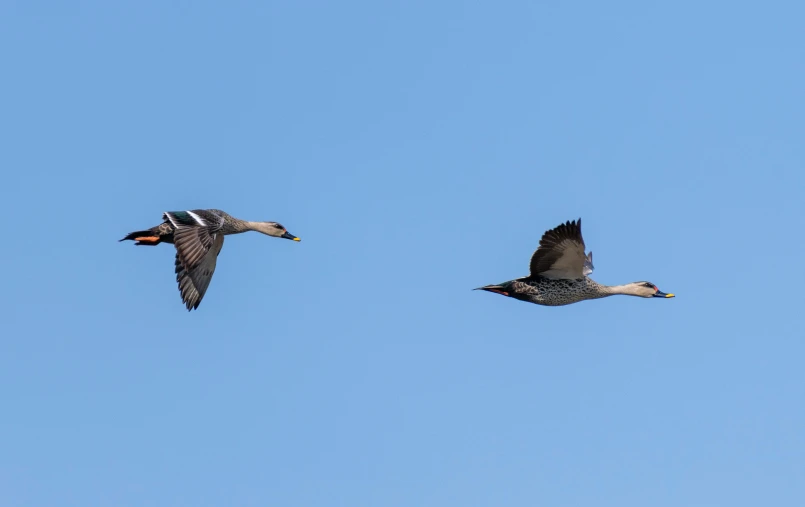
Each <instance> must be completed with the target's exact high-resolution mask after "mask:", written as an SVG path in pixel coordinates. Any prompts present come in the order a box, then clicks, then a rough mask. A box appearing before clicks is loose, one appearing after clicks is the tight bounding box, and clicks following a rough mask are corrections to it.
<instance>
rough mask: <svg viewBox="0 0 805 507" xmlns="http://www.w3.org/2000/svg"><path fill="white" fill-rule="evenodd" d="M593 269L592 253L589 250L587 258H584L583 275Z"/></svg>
mask: <svg viewBox="0 0 805 507" xmlns="http://www.w3.org/2000/svg"><path fill="white" fill-rule="evenodd" d="M594 269H595V266H593V253H592V252H590V253H588V254H587V258H586V259H584V276H587V275H589V274H590V273H592V272H593V270H594Z"/></svg>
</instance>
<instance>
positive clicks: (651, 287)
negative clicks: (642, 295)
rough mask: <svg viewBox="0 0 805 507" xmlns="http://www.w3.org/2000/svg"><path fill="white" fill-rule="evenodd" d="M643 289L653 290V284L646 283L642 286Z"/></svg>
mask: <svg viewBox="0 0 805 507" xmlns="http://www.w3.org/2000/svg"><path fill="white" fill-rule="evenodd" d="M643 287H648V288H649V289H653V288H654V284H651V283H648V282H646V283H644V284H643Z"/></svg>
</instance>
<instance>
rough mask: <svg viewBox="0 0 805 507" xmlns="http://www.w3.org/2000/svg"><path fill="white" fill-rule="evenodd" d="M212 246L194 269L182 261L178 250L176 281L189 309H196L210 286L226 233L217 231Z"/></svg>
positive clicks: (183, 300)
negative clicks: (188, 268)
mask: <svg viewBox="0 0 805 507" xmlns="http://www.w3.org/2000/svg"><path fill="white" fill-rule="evenodd" d="M212 240H213V244H212V248H210V250H209V251H208V252H207V254H206V255H205V256H204V257H203V258H202V259H201V262H200V263H199V265H198V266H196V267H195V268H193V269H192V270H186V269H185V268H184V265H183V264H182V261H181V260H180V259H179V252H178V251H177V252H176V262H175V266H176V282H178V284H179V293H180V294H181V295H182V302H183V303H184V304H185V306H186V307H187V310H188V311H190V310H194V309H196V308H198V305H200V304H201V300H202V299H203V298H204V293H206V292H207V287H209V286H210V281H211V280H212V275H213V274H214V273H215V264H216V262H217V260H218V254H219V253H221V249H222V248H223V247H224V235H223V234H221V233H215V234H213V236H212Z"/></svg>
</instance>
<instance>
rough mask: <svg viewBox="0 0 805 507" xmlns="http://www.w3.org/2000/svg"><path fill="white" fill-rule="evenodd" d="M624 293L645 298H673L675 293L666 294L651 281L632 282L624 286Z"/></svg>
mask: <svg viewBox="0 0 805 507" xmlns="http://www.w3.org/2000/svg"><path fill="white" fill-rule="evenodd" d="M623 287H624V289H625V290H624V293H627V294H629V295H632V296H639V297H643V298H672V297H674V295H673V294H666V293H665V292H663V291H661V290H660V289H658V288H657V286H656V285H654V284H653V283H651V282H632V283H628V284H626V285H624V286H623Z"/></svg>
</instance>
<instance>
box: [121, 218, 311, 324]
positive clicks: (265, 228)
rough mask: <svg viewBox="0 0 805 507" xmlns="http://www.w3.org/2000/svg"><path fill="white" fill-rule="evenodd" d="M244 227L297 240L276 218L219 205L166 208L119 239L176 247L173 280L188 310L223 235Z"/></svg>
mask: <svg viewBox="0 0 805 507" xmlns="http://www.w3.org/2000/svg"><path fill="white" fill-rule="evenodd" d="M246 231H256V232H260V233H263V234H265V235H267V236H272V237H274V238H284V239H289V240H292V241H297V242H298V241H300V239H299V238H297V237H296V236H294V235H293V234H291V233H290V232H288V229H286V228H285V227H284V226H283V225H281V224H279V223H277V222H249V221H247V220H240V219H239V218H235V217H233V216H232V215H230V214H228V213H225V212H223V211H221V210H219V209H196V210H190V211H166V212H164V213H162V223H161V224H159V225H157V226H154V227H151V228H150V229H145V230H142V231H135V232H132V233H130V234H127V235H126V236H125V237H124V238H123V239H121V240H120V241H134V244H135V245H137V246H157V245H159V244H160V243H170V244H173V245H174V246H175V247H176V260H175V262H174V267H175V273H176V282H177V283H178V285H179V293H180V295H181V297H182V302H183V303H184V305H185V307H186V308H187V311H191V310H195V309H197V308H198V306H199V305H200V304H201V300H202V299H203V298H204V294H205V293H206V292H207V288H208V287H209V286H210V281H211V280H212V275H213V274H214V273H215V264H216V262H217V259H218V254H220V253H221V249H222V248H223V246H224V236H227V235H230V234H240V233H242V232H246Z"/></svg>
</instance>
